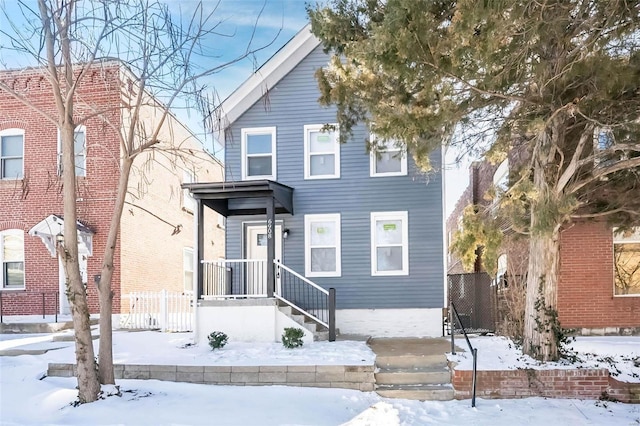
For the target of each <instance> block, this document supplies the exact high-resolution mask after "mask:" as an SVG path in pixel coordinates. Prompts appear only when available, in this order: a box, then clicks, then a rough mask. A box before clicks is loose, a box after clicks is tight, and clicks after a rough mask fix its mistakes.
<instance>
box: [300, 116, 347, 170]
mask: <svg viewBox="0 0 640 426" xmlns="http://www.w3.org/2000/svg"><path fill="white" fill-rule="evenodd" d="M333 126H335V127H336V128H337V127H338V125H337V124H333ZM322 127H324V124H307V125H305V126H304V178H305V179H339V178H340V136H339V135H340V133H339V130H335V131H329V132H323V133H327V134H329V135H331V136H332V137H333V139H334V140H333V151H326V152H322V153H319V152H315V153H314V155H320V154H333V156H334V157H333V158H334V173H333V174H332V175H319V176H311V147H310V145H311V138H310V137H309V133H311V132H319V131H320V130H322Z"/></svg>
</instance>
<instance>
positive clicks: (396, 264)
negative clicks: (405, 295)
mask: <svg viewBox="0 0 640 426" xmlns="http://www.w3.org/2000/svg"><path fill="white" fill-rule="evenodd" d="M408 227H409V216H408V213H407V212H406V211H403V212H373V213H371V275H373V276H378V275H409V230H408Z"/></svg>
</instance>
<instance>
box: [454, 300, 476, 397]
mask: <svg viewBox="0 0 640 426" xmlns="http://www.w3.org/2000/svg"><path fill="white" fill-rule="evenodd" d="M449 313H450V314H451V313H453V314H454V315H455V316H456V319H457V320H458V324H460V325H461V329H462V333H463V334H464V338H465V340H466V341H467V346H468V347H469V350H470V351H471V355H472V356H473V376H472V378H471V406H472V407H475V406H476V375H477V374H476V373H477V366H478V349H477V348H474V347H473V345H471V341H470V340H469V336H468V335H467V330H466V329H465V327H464V325H462V320H461V319H460V315H459V314H458V310H457V309H456V305H455V304H454V303H453V302H451V309H450V310H449ZM449 321H450V324H453V318H450V319H449ZM454 335H455V332H454V331H453V330H451V353H452V354H453V355H455V354H456V344H455V341H454V340H455V338H454Z"/></svg>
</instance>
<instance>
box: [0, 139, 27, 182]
mask: <svg viewBox="0 0 640 426" xmlns="http://www.w3.org/2000/svg"><path fill="white" fill-rule="evenodd" d="M23 169H24V130H22V129H6V130H3V131H1V132H0V178H1V179H21V178H22V176H23Z"/></svg>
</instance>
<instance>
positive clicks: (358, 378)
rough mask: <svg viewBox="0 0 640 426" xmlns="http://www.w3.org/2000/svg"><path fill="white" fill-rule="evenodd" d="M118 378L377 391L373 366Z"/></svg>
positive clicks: (122, 372) (58, 369)
mask: <svg viewBox="0 0 640 426" xmlns="http://www.w3.org/2000/svg"><path fill="white" fill-rule="evenodd" d="M114 370H115V378H116V380H118V379H142V380H148V379H155V380H167V381H172V382H187V383H202V384H210V385H238V386H270V385H283V386H305V387H307V386H308V387H319V388H343V389H355V390H360V391H365V392H371V391H373V390H374V383H375V377H374V374H373V371H374V366H373V365H273V366H227V367H224V366H201V365H200V366H195V365H135V364H126V365H123V364H116V365H114ZM47 375H49V376H54V377H75V375H76V371H75V365H74V364H58V363H50V364H49V368H48V370H47Z"/></svg>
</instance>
